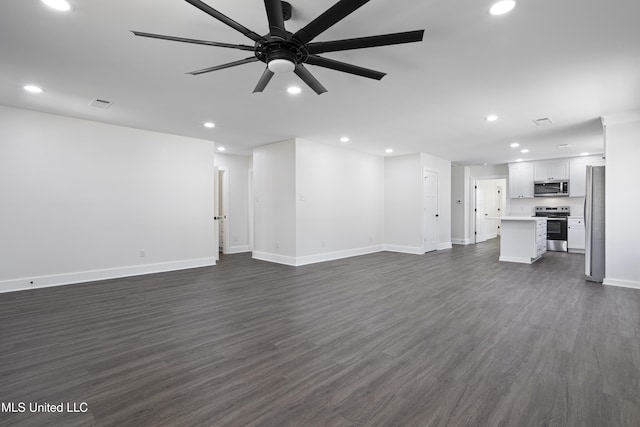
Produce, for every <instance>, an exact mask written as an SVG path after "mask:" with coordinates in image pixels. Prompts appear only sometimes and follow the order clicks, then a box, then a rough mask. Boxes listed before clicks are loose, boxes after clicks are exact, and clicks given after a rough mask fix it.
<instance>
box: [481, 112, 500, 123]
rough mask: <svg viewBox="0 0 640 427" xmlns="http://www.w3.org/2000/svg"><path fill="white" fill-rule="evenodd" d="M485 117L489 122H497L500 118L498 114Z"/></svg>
mask: <svg viewBox="0 0 640 427" xmlns="http://www.w3.org/2000/svg"><path fill="white" fill-rule="evenodd" d="M484 119H485V120H486V121H488V122H495V121H496V120H498V116H496V115H495V114H491V115H489V116H487V117H485V118H484Z"/></svg>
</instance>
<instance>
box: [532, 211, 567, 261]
mask: <svg viewBox="0 0 640 427" xmlns="http://www.w3.org/2000/svg"><path fill="white" fill-rule="evenodd" d="M535 212H536V214H535V216H543V217H546V218H547V250H548V251H559V252H567V250H568V248H567V217H568V216H569V215H571V208H570V207H569V206H558V207H550V206H536V207H535Z"/></svg>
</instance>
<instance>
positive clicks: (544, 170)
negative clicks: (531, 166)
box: [534, 162, 569, 181]
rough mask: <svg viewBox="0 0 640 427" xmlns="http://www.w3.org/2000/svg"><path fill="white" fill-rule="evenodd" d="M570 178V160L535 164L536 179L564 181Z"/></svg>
mask: <svg viewBox="0 0 640 427" xmlns="http://www.w3.org/2000/svg"><path fill="white" fill-rule="evenodd" d="M567 179H569V162H555V163H539V164H537V165H535V177H534V181H562V180H567Z"/></svg>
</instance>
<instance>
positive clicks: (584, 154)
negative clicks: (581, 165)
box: [580, 153, 589, 156]
mask: <svg viewBox="0 0 640 427" xmlns="http://www.w3.org/2000/svg"><path fill="white" fill-rule="evenodd" d="M580 155H581V156H588V155H589V153H580Z"/></svg>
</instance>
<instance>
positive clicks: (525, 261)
mask: <svg viewBox="0 0 640 427" xmlns="http://www.w3.org/2000/svg"><path fill="white" fill-rule="evenodd" d="M537 259H538V258H536V259H534V260H531V258H518V257H510V256H501V257H500V258H498V260H499V261H505V262H517V263H520V264H533V262H534V261H536V260H537Z"/></svg>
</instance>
